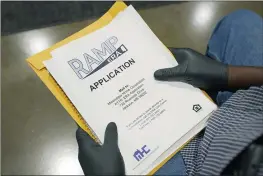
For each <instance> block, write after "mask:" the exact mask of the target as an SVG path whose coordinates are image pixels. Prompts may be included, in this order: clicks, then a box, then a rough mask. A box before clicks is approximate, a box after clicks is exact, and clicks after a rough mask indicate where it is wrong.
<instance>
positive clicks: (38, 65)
mask: <svg viewBox="0 0 263 176" xmlns="http://www.w3.org/2000/svg"><path fill="white" fill-rule="evenodd" d="M126 7H127V6H126V4H125V3H124V2H116V3H114V5H113V6H112V7H111V8H110V9H109V11H108V12H107V13H105V14H104V15H103V16H102V17H101V18H100V19H99V20H97V21H95V22H94V23H92V24H91V25H89V26H87V27H85V28H84V29H82V30H80V31H79V32H77V33H75V34H73V35H71V36H69V37H67V38H66V39H64V40H62V41H60V42H58V43H56V44H54V45H53V46H51V47H50V48H48V49H46V50H44V51H42V52H40V53H38V54H35V55H34V56H31V57H29V58H28V59H27V62H28V63H29V64H31V65H32V66H33V67H34V68H35V69H37V70H41V69H43V68H45V65H44V64H43V61H45V60H48V59H50V58H51V54H50V52H51V51H52V50H54V49H56V48H59V47H61V46H63V45H65V44H67V43H69V42H71V41H73V40H76V39H78V38H80V37H83V36H84V35H87V34H89V33H91V32H93V31H96V30H98V29H99V28H102V27H103V26H105V25H107V24H109V23H110V22H111V20H112V19H113V18H114V17H115V16H116V15H117V14H118V13H119V12H120V11H122V10H124V9H125V8H126Z"/></svg>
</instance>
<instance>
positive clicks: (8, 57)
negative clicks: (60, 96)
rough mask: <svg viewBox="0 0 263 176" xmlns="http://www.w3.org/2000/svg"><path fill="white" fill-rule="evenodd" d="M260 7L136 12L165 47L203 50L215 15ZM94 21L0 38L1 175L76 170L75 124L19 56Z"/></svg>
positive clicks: (207, 5) (188, 5) (216, 5)
mask: <svg viewBox="0 0 263 176" xmlns="http://www.w3.org/2000/svg"><path fill="white" fill-rule="evenodd" d="M262 7H263V3H262V2H183V3H176V4H172V5H168V6H162V7H158V8H152V9H145V10H140V11H139V13H140V14H141V15H142V17H143V18H144V20H145V21H146V22H147V23H148V25H149V26H150V27H151V29H152V30H153V31H154V32H155V34H156V35H157V36H158V37H159V38H160V39H161V41H163V43H164V44H166V45H167V46H173V47H190V48H193V49H196V50H198V51H200V52H202V53H204V52H205V49H206V44H207V41H208V39H209V36H210V34H211V32H212V29H213V27H214V26H215V25H216V23H217V21H218V20H219V19H220V18H222V17H223V16H224V15H226V14H228V13H230V12H232V11H234V10H236V9H240V8H245V9H250V10H253V11H255V12H256V13H258V14H260V15H261V16H263V8H262ZM94 20H95V19H93V20H87V21H83V22H79V23H74V24H66V25H60V26H54V27H50V28H44V29H38V30H32V31H27V32H22V33H18V34H13V35H10V36H5V37H2V40H1V44H2V46H1V51H2V52H1V58H2V65H1V69H2V70H1V72H2V77H1V78H2V79H1V80H2V84H1V86H2V94H1V96H2V97H1V98H2V99H1V100H2V107H1V108H2V133H1V136H2V151H1V154H2V174H26V175H29V174H31V175H32V174H33V175H38V174H82V170H81V168H80V166H79V163H78V160H77V145H76V141H75V130H76V124H75V123H74V121H73V120H72V119H71V118H70V116H69V115H68V114H67V112H66V111H65V110H64V109H63V107H62V106H61V105H60V104H59V103H58V102H57V100H56V99H55V97H54V96H53V95H52V94H51V93H50V92H49V90H48V89H47V88H46V87H45V85H44V84H43V83H42V82H41V81H40V79H39V78H38V77H37V76H36V75H35V73H34V72H33V71H32V70H31V69H30V68H29V67H28V65H27V64H26V62H25V59H26V58H27V57H29V56H31V55H33V54H35V53H38V52H40V51H42V50H44V49H46V48H48V47H49V46H51V45H52V44H54V43H56V42H58V41H59V40H61V39H63V38H65V37H67V36H69V35H70V34H72V33H74V32H76V31H78V30H80V29H81V28H83V27H85V26H86V25H88V24H90V23H91V22H92V21H94Z"/></svg>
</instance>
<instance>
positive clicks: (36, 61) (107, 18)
mask: <svg viewBox="0 0 263 176" xmlns="http://www.w3.org/2000/svg"><path fill="white" fill-rule="evenodd" d="M126 7H127V6H126V4H125V3H123V2H121V1H118V2H115V3H114V5H113V6H112V7H111V8H110V9H109V10H108V11H107V12H106V13H105V14H104V15H103V16H102V17H101V18H100V19H98V20H97V21H95V22H94V23H92V24H91V25H89V26H87V27H85V28H84V29H82V30H81V31H79V32H77V33H75V34H73V35H71V36H69V37H68V38H66V39H64V40H62V41H60V42H58V43H56V44H55V45H53V46H51V47H50V48H48V49H46V50H44V51H42V52H40V53H38V54H36V55H34V56H31V57H29V58H27V60H26V61H27V62H28V64H29V66H30V67H31V68H32V69H33V70H34V71H35V72H36V74H37V75H38V76H39V78H40V79H41V80H42V81H43V82H44V84H45V85H46V86H47V87H48V89H49V90H50V91H51V92H52V93H53V95H54V96H55V97H56V98H57V100H58V101H59V102H60V103H61V105H62V106H63V107H64V108H65V109H66V110H67V112H68V113H69V114H70V116H71V117H72V118H73V119H74V120H75V122H76V123H77V124H78V125H79V126H80V127H81V128H82V129H84V130H85V131H86V132H87V133H88V134H89V135H90V136H92V137H93V138H95V137H94V135H93V132H92V129H91V128H89V126H88V124H87V123H86V121H85V120H84V119H83V118H82V117H81V115H80V114H79V112H78V111H77V109H76V108H75V107H74V105H73V104H72V103H71V101H70V100H69V99H68V97H67V95H66V94H65V93H64V92H63V90H62V89H61V88H60V86H59V85H58V84H57V82H56V81H55V79H54V78H53V77H52V76H51V75H50V74H49V72H48V70H47V68H46V67H45V65H44V64H43V61H45V60H48V59H51V55H50V52H51V51H52V50H54V49H56V48H59V47H61V46H63V45H66V44H67V43H69V42H71V41H73V40H76V39H78V38H80V37H82V36H85V35H88V34H89V33H91V32H94V31H96V30H98V29H99V28H102V27H103V26H105V25H107V24H109V23H110V22H111V20H112V19H113V18H114V17H115V16H116V15H117V14H118V13H119V12H121V11H123V10H124V9H125V8H126ZM180 149H181V148H180ZM180 149H179V150H180ZM179 150H177V151H176V152H174V153H173V154H172V155H170V156H169V157H168V158H166V159H165V160H164V161H163V162H162V163H161V164H160V165H159V166H157V167H156V168H155V169H153V170H152V171H151V172H150V173H149V175H152V174H153V173H155V172H156V171H157V170H158V169H159V168H161V167H162V166H163V165H164V164H165V163H166V162H167V161H168V160H169V159H170V158H172V157H173V156H174V155H175V153H177V152H178V151H179Z"/></svg>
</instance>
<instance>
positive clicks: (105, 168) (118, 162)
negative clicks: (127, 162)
mask: <svg viewBox="0 0 263 176" xmlns="http://www.w3.org/2000/svg"><path fill="white" fill-rule="evenodd" d="M76 137H77V141H78V145H79V162H80V165H81V167H82V170H83V172H84V174H85V175H89V176H93V175H125V167H124V162H123V158H122V155H121V153H120V150H119V147H118V132H117V127H116V124H115V123H113V122H111V123H109V124H108V126H107V128H106V132H105V139H104V144H103V145H99V144H98V143H96V142H95V141H94V140H93V139H92V138H91V137H90V136H89V135H88V134H87V133H86V132H85V131H84V130H82V129H81V128H78V130H77V132H76Z"/></svg>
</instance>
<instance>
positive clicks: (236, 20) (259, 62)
mask: <svg viewBox="0 0 263 176" xmlns="http://www.w3.org/2000/svg"><path fill="white" fill-rule="evenodd" d="M206 55H207V56H209V57H210V58H212V59H216V60H218V61H220V62H223V63H225V64H229V65H240V66H263V20H262V18H261V17H260V16H259V15H257V14H255V13H254V12H251V11H248V10H238V11H235V12H233V13H231V14H229V15H227V16H225V17H224V18H223V19H221V20H220V21H219V23H218V24H217V26H216V28H215V29H214V31H213V34H212V36H211V38H210V40H209V43H208V46H207V51H206ZM232 94H233V92H227V91H224V92H216V93H215V94H214V93H211V95H214V99H215V100H216V102H217V104H218V105H219V106H220V105H221V104H223V103H224V102H225V101H226V100H227V99H228V98H229V97H230V96H231V95H232ZM156 175H186V166H185V164H184V161H183V158H182V156H181V154H180V152H179V153H177V154H176V155H175V156H173V157H172V158H171V159H170V160H169V161H168V162H167V163H166V164H165V165H164V166H163V167H162V168H160V169H159V170H158V171H157V172H156Z"/></svg>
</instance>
